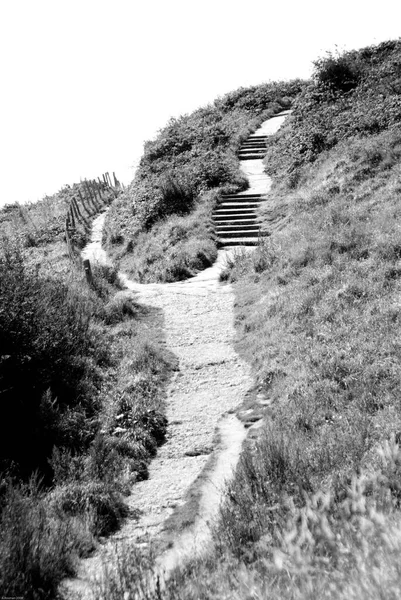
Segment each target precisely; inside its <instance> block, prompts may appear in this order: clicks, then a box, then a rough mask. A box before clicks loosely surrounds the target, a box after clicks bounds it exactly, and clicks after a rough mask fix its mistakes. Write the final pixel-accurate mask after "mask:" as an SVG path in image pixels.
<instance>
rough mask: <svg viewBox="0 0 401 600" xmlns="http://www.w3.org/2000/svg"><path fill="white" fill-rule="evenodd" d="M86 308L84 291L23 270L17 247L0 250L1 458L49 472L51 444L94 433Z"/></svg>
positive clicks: (83, 440) (92, 353)
mask: <svg viewBox="0 0 401 600" xmlns="http://www.w3.org/2000/svg"><path fill="white" fill-rule="evenodd" d="M90 316H91V309H90V305H88V304H87V303H86V300H85V298H82V297H80V295H79V294H78V293H77V292H76V291H73V290H72V289H70V288H67V286H66V285H65V284H64V283H62V282H60V281H55V280H51V279H40V278H38V277H36V275H34V274H32V273H30V272H29V271H28V270H27V269H26V268H25V267H24V265H23V261H22V257H21V255H20V254H18V252H16V253H14V254H13V253H10V252H8V251H7V252H6V253H5V254H4V255H3V257H1V258H0V356H1V360H0V385H1V391H2V408H1V419H0V421H1V436H0V438H1V441H0V459H1V461H3V464H9V463H10V462H12V461H15V462H16V463H17V464H18V465H19V466H20V468H21V469H22V473H25V474H27V473H29V472H30V471H31V470H32V469H35V468H38V467H40V469H41V470H42V472H43V473H48V467H47V462H46V461H47V457H48V456H50V453H51V448H52V446H53V445H54V444H58V445H67V446H71V447H78V446H82V445H85V444H87V443H88V440H89V439H90V437H91V435H93V426H94V422H93V421H92V424H90V419H93V417H94V414H95V410H96V405H95V403H94V402H93V400H92V399H90V400H89V398H90V396H91V395H92V394H93V392H94V390H95V389H96V386H97V385H98V381H99V375H98V373H97V371H96V368H95V364H94V361H93V359H92V357H95V359H96V353H97V352H98V351H99V349H98V346H97V341H96V339H95V338H94V336H93V335H92V333H91V328H90ZM101 354H103V355H104V350H102V351H101ZM71 409H74V415H72V414H71ZM81 417H82V419H83V420H84V422H83V425H84V427H83V429H82V430H81V431H80V430H79V429H75V426H76V425H77V423H78V421H79V420H80V419H81ZM85 421H86V423H85ZM21 440H24V443H21ZM27 446H28V447H29V448H30V449H31V450H30V452H29V453H28V454H27V453H26V452H25V448H26V447H27ZM4 461H5V463H4Z"/></svg>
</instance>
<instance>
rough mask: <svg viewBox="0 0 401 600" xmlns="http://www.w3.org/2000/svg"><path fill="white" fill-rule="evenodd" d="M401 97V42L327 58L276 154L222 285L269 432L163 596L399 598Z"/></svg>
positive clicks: (278, 138) (279, 137) (253, 447)
mask: <svg viewBox="0 0 401 600" xmlns="http://www.w3.org/2000/svg"><path fill="white" fill-rule="evenodd" d="M400 92H401V41H389V42H386V43H383V44H380V45H379V46H375V47H369V48H364V49H362V50H358V51H353V52H348V53H346V54H343V55H338V56H334V55H328V56H326V57H324V58H321V59H318V60H317V61H316V63H315V71H314V76H313V78H312V80H311V81H310V82H308V83H307V84H306V85H304V86H302V89H301V90H300V93H299V94H298V95H297V97H296V98H295V100H294V103H293V112H292V116H291V117H290V118H288V119H287V121H286V124H285V125H284V127H283V128H282V129H281V130H280V131H279V132H278V133H277V134H276V135H275V136H274V137H273V138H272V139H271V141H270V144H269V148H268V153H267V157H266V160H265V163H266V170H267V172H268V173H269V174H271V175H273V178H274V185H273V187H272V189H271V192H270V195H271V198H272V199H273V200H274V202H273V208H271V206H272V203H271V202H270V203H266V205H267V204H269V205H270V209H269V210H265V212H264V214H263V215H262V216H263V220H264V228H265V230H266V231H268V232H269V233H270V237H269V238H268V239H267V240H266V241H265V242H264V243H263V244H261V245H260V246H259V247H258V248H257V250H256V251H255V253H253V254H247V253H244V254H241V253H240V252H239V253H238V254H237V256H236V257H235V259H234V260H233V261H232V263H231V264H230V266H229V268H228V269H227V272H225V273H224V274H223V277H222V279H223V280H229V281H231V282H233V283H234V284H235V293H236V326H237V349H238V351H239V352H240V353H241V354H242V355H243V356H244V357H245V358H246V359H247V360H248V361H249V363H250V364H251V365H252V368H253V372H254V374H255V381H256V386H257V390H258V392H259V393H261V394H263V395H264V396H265V398H266V399H267V400H268V401H269V405H268V406H267V407H266V409H265V426H264V428H263V429H262V430H261V432H260V434H259V435H258V437H257V438H256V439H254V440H252V439H250V440H249V442H248V444H247V447H246V449H245V452H244V453H243V456H242V458H241V460H240V464H239V467H238V469H237V472H236V475H235V478H234V481H233V482H232V483H231V484H230V486H229V487H228V489H227V490H226V494H225V500H224V504H223V506H222V509H221V514H220V520H219V523H218V524H217V526H216V530H215V547H214V550H213V552H211V553H209V555H208V556H206V557H205V558H204V559H202V560H197V561H194V562H193V563H192V564H190V565H189V566H188V567H187V568H186V569H184V570H182V571H181V572H180V573H178V574H177V576H176V578H175V579H174V580H172V581H170V583H169V584H168V586H167V589H166V590H165V591H164V592H163V594H162V597H163V598H171V599H172V598H174V599H177V598H182V599H184V598H185V599H189V598H190V599H194V600H195V598H205V599H206V598H207V599H211V598H213V599H214V598H216V599H217V598H219V599H221V598H227V599H228V598H230V599H231V598H241V599H245V598H246V599H248V598H277V599H283V598H288V599H290V598H291V599H293V598H300V599H305V600H306V599H308V600H309V599H312V598H316V599H322V598H336V599H337V598H344V599H345V598H347V599H349V598H356V599H359V598H364V599H365V598H372V599H373V598H379V597H380V598H397V597H399V595H400V590H401V570H400V567H399V558H400V552H401V519H400V516H401V513H400V498H401V495H400V490H401V470H400V465H401V452H400V448H399V444H400V443H401V410H400V408H401V405H400V382H401V368H400V365H401V345H400V333H401V331H400V328H401V320H400V315H401V312H400V307H401V305H400V297H401V226H400V223H401V164H400V158H401V94H400ZM128 579H129V578H128ZM131 585H132V587H133V588H134V587H135V585H134V582H133V581H132V583H131ZM110 597H112V596H110Z"/></svg>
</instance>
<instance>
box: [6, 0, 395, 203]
mask: <svg viewBox="0 0 401 600" xmlns="http://www.w3.org/2000/svg"><path fill="white" fill-rule="evenodd" d="M400 36H401V3H400V2H399V0H381V2H377V0H375V1H374V2H373V1H371V0H364V1H361V0H336V1H335V2H334V1H331V2H328V1H326V2H324V1H323V0H320V2H317V1H315V0H303V1H302V2H300V1H296V0H287V2H283V1H282V2H281V3H279V2H277V1H274V2H273V1H272V0H241V1H240V2H239V1H238V0H202V1H200V0H186V1H184V0H164V1H163V0H78V1H77V0H50V1H49V0H0V86H1V87H0V175H1V186H0V205H3V204H5V203H8V202H15V201H18V202H27V201H35V200H37V199H39V198H41V197H43V196H44V195H45V194H52V193H55V192H56V191H58V190H59V189H60V188H61V187H62V186H63V185H65V184H72V183H74V182H76V181H79V180H80V179H84V178H88V179H89V178H93V177H97V176H99V175H101V174H102V173H103V172H105V171H108V172H110V173H112V172H113V171H115V173H116V175H117V177H118V178H119V179H120V180H122V181H123V182H124V183H125V184H127V183H129V182H130V181H131V180H132V179H133V175H134V168H135V165H136V164H137V163H138V160H139V158H140V156H141V153H142V148H143V143H144V141H145V140H148V139H152V138H154V137H155V135H156V134H157V131H158V130H159V129H161V128H162V127H163V126H164V125H165V124H166V123H167V121H168V120H169V119H170V118H171V117H179V116H180V115H182V114H185V113H188V112H191V111H193V110H195V109H196V108H198V107H199V106H202V105H205V104H208V103H210V102H212V101H213V100H214V99H215V98H217V97H218V96H221V95H223V94H225V93H227V92H229V91H232V90H234V89H236V88H238V87H241V86H249V85H255V84H260V83H264V82H267V81H274V80H283V79H292V78H296V77H301V78H307V77H310V75H311V72H312V68H313V61H314V60H316V59H317V58H319V57H320V56H323V55H325V53H326V52H327V51H333V50H335V49H336V48H338V49H339V50H340V51H343V50H351V49H355V48H361V47H363V46H367V45H371V44H377V43H380V42H381V41H384V40H387V39H397V38H399V37H400Z"/></svg>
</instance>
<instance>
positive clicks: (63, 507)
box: [49, 480, 128, 537]
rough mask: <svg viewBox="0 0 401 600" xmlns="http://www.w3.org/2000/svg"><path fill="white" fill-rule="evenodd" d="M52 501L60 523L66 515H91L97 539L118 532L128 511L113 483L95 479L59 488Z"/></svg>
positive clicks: (93, 530) (51, 496) (50, 498)
mask: <svg viewBox="0 0 401 600" xmlns="http://www.w3.org/2000/svg"><path fill="white" fill-rule="evenodd" d="M49 502H50V505H51V507H52V509H53V510H54V511H55V513H56V514H57V515H58V517H59V520H61V521H63V520H64V519H65V516H67V517H76V516H82V515H85V514H87V515H89V516H90V521H91V533H92V534H93V535H94V536H96V537H98V536H104V535H108V534H109V533H112V532H113V531H116V529H118V527H119V526H120V524H121V521H122V520H123V518H124V517H125V516H127V511H128V509H127V506H126V504H124V502H123V500H122V497H121V494H120V493H119V492H118V491H116V490H115V489H113V483H112V482H109V483H105V482H102V481H96V480H94V481H89V482H82V483H79V482H76V483H70V484H65V485H63V486H58V487H57V488H56V489H55V491H54V492H53V493H52V494H51V495H50V496H49Z"/></svg>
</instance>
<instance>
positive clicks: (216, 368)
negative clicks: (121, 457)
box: [64, 115, 285, 598]
mask: <svg viewBox="0 0 401 600" xmlns="http://www.w3.org/2000/svg"><path fill="white" fill-rule="evenodd" d="M284 119H285V115H283V116H277V117H274V118H272V119H269V120H268V121H267V122H265V123H264V124H263V125H262V127H261V128H260V130H258V131H257V132H255V134H254V135H255V136H257V135H263V136H264V135H270V134H272V133H274V132H275V131H276V130H277V129H278V128H279V127H280V125H281V124H282V122H283V120H284ZM240 158H241V168H242V170H243V171H244V173H245V174H246V175H247V177H248V178H249V182H250V187H249V189H248V190H246V191H245V192H243V193H242V194H241V195H240V196H241V199H243V198H246V196H251V197H252V195H255V194H260V196H258V197H259V198H262V196H263V195H264V194H266V193H267V191H268V190H269V187H270V184H271V182H270V178H269V177H268V176H267V175H266V174H265V173H264V171H263V162H262V158H261V153H260V152H259V154H258V155H257V156H253V155H252V157H251V158H250V157H249V156H246V158H245V159H243V157H242V156H240ZM241 201H242V200H241ZM104 218H105V215H104V214H102V215H100V216H99V217H98V218H97V219H96V220H95V223H94V227H93V235H92V241H91V243H90V244H88V246H87V247H86V249H85V250H84V252H83V256H84V258H89V259H90V260H91V261H96V260H98V261H100V262H102V261H106V260H107V257H106V255H105V252H104V250H103V249H102V248H101V233H102V226H103V222H104ZM229 239H230V238H229ZM235 245H237V244H235V243H233V244H226V247H225V248H223V249H221V250H219V253H218V259H217V261H216V263H215V264H214V265H213V266H212V267H210V268H208V269H206V270H205V271H203V272H202V273H200V274H198V275H197V276H196V277H193V278H191V279H188V280H186V281H184V282H179V283H170V284H139V283H136V282H134V281H131V280H130V279H129V278H128V277H127V276H125V275H124V274H121V275H120V276H121V278H122V280H123V281H124V283H125V285H126V287H127V288H128V289H129V290H132V292H133V293H134V294H135V300H136V302H138V303H141V304H143V305H147V306H150V307H154V308H157V309H158V310H159V311H160V310H161V311H162V313H163V317H164V325H165V338H166V343H167V346H168V349H169V350H170V351H171V352H173V353H174V354H175V356H176V357H177V359H178V365H179V366H178V370H177V372H176V373H175V375H174V377H173V379H172V381H171V382H170V384H169V387H168V390H167V400H166V403H167V418H168V432H167V439H166V442H165V444H163V446H161V447H160V448H159V449H158V452H157V456H156V457H155V458H154V459H153V461H152V462H151V464H150V468H149V478H148V479H147V480H146V481H141V482H138V483H136V484H135V485H134V486H133V488H132V492H131V494H130V496H129V497H128V498H127V499H126V501H127V504H128V506H129V507H130V508H132V511H133V513H134V511H135V512H136V513H137V512H138V511H139V514H140V516H139V518H138V519H134V518H128V519H127V520H126V522H125V523H124V525H123V527H122V528H121V530H120V531H119V532H118V533H117V534H115V535H114V536H112V537H111V538H110V539H109V540H108V541H107V542H106V544H105V545H103V546H101V547H100V548H99V550H98V552H97V553H96V554H95V555H94V556H93V557H91V558H89V559H86V560H83V561H82V562H81V565H80V569H79V573H78V577H77V578H76V579H74V580H69V581H67V582H66V586H64V587H65V589H67V590H68V594H67V595H68V596H69V597H73V596H74V595H75V597H76V596H77V595H78V594H82V595H83V596H84V597H87V598H90V597H91V589H92V587H93V581H94V580H95V579H97V578H99V576H100V575H101V572H102V564H103V563H105V562H107V561H108V560H109V558H108V557H110V556H111V555H112V551H113V547H114V546H115V545H116V544H124V545H125V546H129V545H131V544H135V545H137V546H138V545H139V546H140V547H146V546H148V545H149V544H151V543H152V542H154V541H155V540H160V539H163V537H165V538H166V539H167V538H168V540H169V541H170V544H169V546H170V547H169V548H168V549H167V550H165V551H164V552H162V553H161V554H160V556H159V558H158V561H157V565H158V569H159V570H160V572H161V573H165V575H166V576H168V573H169V571H170V570H171V569H173V568H174V567H176V566H178V565H179V564H182V563H183V562H185V560H186V558H187V557H193V556H194V555H196V553H198V552H204V551H205V549H206V548H207V545H208V543H209V541H210V525H212V524H213V522H215V520H216V518H217V515H218V509H219V504H220V501H221V497H222V493H223V490H224V487H225V484H226V482H227V481H228V480H229V478H230V477H231V476H232V473H233V470H234V468H235V466H236V464H237V461H238V458H239V455H240V452H241V447H242V442H243V441H244V439H245V437H246V434H247V431H248V430H249V429H250V428H251V427H254V426H255V425H253V424H252V423H244V422H242V421H240V420H239V419H238V418H237V417H236V415H235V410H236V408H238V407H239V406H240V405H241V403H242V401H243V399H244V397H245V395H246V393H247V391H248V390H249V389H250V388H251V386H252V379H251V374H250V370H249V367H248V365H247V364H246V363H244V361H243V360H242V359H241V358H240V357H239V356H238V355H237V354H236V352H235V351H234V346H233V341H234V336H235V330H234V322H233V314H234V293H233V290H232V287H231V285H228V284H221V283H220V282H219V275H220V273H221V271H222V270H223V269H224V267H225V264H226V260H227V256H228V255H229V254H230V253H232V252H233V251H234V250H233V246H235Z"/></svg>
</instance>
